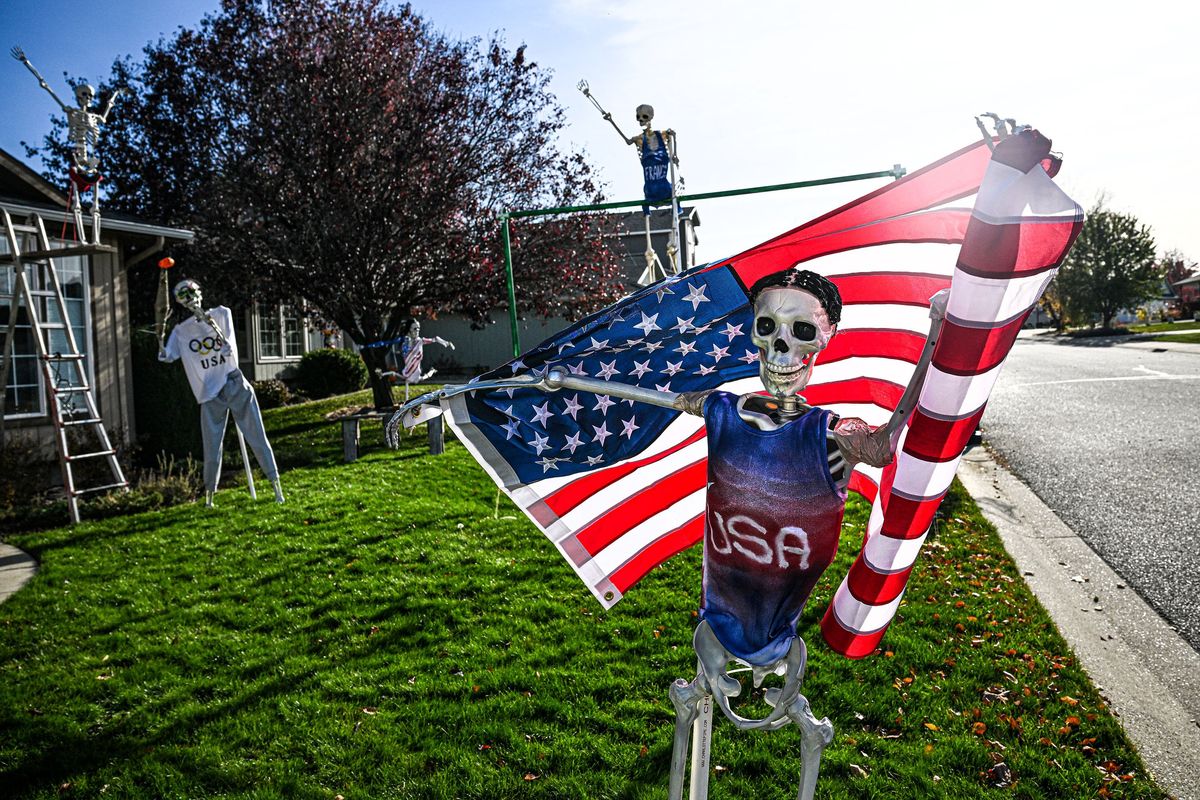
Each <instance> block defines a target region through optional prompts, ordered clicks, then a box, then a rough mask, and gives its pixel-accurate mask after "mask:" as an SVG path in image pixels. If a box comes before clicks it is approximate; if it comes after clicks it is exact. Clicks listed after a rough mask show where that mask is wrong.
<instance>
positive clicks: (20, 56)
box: [8, 46, 29, 63]
mask: <svg viewBox="0 0 1200 800" xmlns="http://www.w3.org/2000/svg"><path fill="white" fill-rule="evenodd" d="M8 52H9V53H10V54H11V55H12V57H13V58H15V59H16V60H17V61H20V62H22V63H24V62H26V61H28V60H29V59H28V58H26V57H25V51H24V50H22V49H21V48H20V47H19V46H14V47H13V49H11V50H9V51H8Z"/></svg>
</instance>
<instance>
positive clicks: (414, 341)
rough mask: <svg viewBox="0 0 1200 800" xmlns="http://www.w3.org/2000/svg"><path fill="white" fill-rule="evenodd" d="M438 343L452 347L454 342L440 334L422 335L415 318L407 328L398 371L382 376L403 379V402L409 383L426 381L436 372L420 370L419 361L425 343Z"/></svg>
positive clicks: (433, 370)
mask: <svg viewBox="0 0 1200 800" xmlns="http://www.w3.org/2000/svg"><path fill="white" fill-rule="evenodd" d="M427 344H440V345H441V346H442V347H447V348H449V349H451V350H453V349H454V342H451V341H450V340H448V339H443V338H442V337H441V336H422V335H421V323H420V322H417V321H416V320H415V319H414V320H413V321H412V324H411V325H410V326H409V328H408V333H407V334H405V336H404V343H403V346H402V347H401V351H400V357H401V359H402V363H401V364H400V371H399V372H384V373H382V374H383V377H385V378H392V379H393V380H395V379H399V378H403V379H404V402H406V403H407V402H408V387H409V384H413V383H421V382H423V381H427V380H429V379H430V378H432V377H433V376H434V373H436V372H437V370H436V369H431V370H428V371H426V372H422V371H421V361H422V359H423V357H424V350H425V345H427Z"/></svg>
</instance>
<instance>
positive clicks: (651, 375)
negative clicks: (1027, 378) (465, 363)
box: [442, 142, 1036, 653]
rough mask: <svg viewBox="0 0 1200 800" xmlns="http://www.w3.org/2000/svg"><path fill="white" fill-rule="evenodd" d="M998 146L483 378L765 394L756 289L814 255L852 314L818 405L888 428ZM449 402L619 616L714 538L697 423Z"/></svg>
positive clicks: (701, 270)
mask: <svg viewBox="0 0 1200 800" xmlns="http://www.w3.org/2000/svg"><path fill="white" fill-rule="evenodd" d="M989 155H990V150H989V148H988V146H987V144H985V143H983V142H979V143H978V144H975V145H971V146H969V147H966V148H963V149H962V150H959V151H957V152H955V153H952V154H951V155H949V156H947V157H946V158H943V159H941V160H940V161H938V162H936V163H934V164H932V165H930V166H928V167H925V168H924V169H921V170H918V171H917V172H914V173H912V174H910V175H908V176H907V177H905V178H903V179H901V180H899V181H897V182H895V183H892V184H889V185H888V186H885V187H882V188H880V189H878V190H876V191H874V192H871V193H870V194H867V195H865V196H864V197H862V198H859V199H858V200H855V201H853V202H851V203H849V204H847V205H845V206H843V207H841V208H839V209H837V210H836V211H833V212H831V213H829V214H826V215H825V216H822V217H820V218H818V219H816V220H813V221H812V222H809V223H807V224H805V225H802V226H800V227H799V228H796V229H794V230H792V231H789V232H788V233H786V234H783V235H782V236H779V237H777V238H775V239H772V240H770V241H768V242H766V243H764V244H762V245H759V246H757V247H754V248H752V249H750V250H747V251H746V252H744V253H741V254H739V255H737V256H734V257H733V258H730V259H726V260H724V261H720V262H716V263H714V264H711V265H707V266H703V267H698V268H696V269H693V270H690V271H688V272H685V273H683V274H681V275H678V276H673V277H671V278H668V279H667V280H664V281H662V282H660V283H658V284H655V285H653V286H650V287H647V288H645V289H642V290H640V291H638V292H636V293H635V294H632V295H630V296H629V297H627V298H625V299H624V300H622V301H620V302H619V303H617V304H616V305H615V306H612V307H610V308H608V309H605V310H604V311H601V312H599V313H597V314H593V315H591V316H589V317H587V318H585V319H583V320H581V321H580V322H578V323H576V324H575V325H573V326H571V327H570V328H568V329H566V330H565V331H563V332H561V333H560V334H558V335H556V336H555V337H553V338H552V339H550V340H548V341H546V342H543V343H542V344H540V345H538V346H537V347H535V348H533V349H532V350H530V351H528V352H527V353H525V354H523V355H522V356H521V357H520V358H518V359H516V360H514V361H512V362H510V363H509V364H507V365H505V366H503V367H500V368H498V369H496V370H493V371H492V372H490V373H488V374H487V375H484V376H481V379H488V380H490V379H503V378H507V377H510V376H513V375H524V374H533V375H539V376H540V375H543V374H545V372H546V371H547V370H549V369H550V368H551V367H559V368H561V369H565V370H567V371H569V372H570V373H572V374H575V375H581V376H587V377H591V378H598V379H601V380H605V381H613V382H621V383H626V384H635V385H638V386H642V387H646V388H650V389H659V390H662V391H670V392H694V391H702V390H708V389H723V390H725V391H729V392H733V393H739V394H740V393H746V392H753V391H761V390H762V385H761V383H760V381H759V380H758V351H757V349H756V348H755V346H754V345H753V343H752V341H751V338H750V330H751V323H752V319H751V317H752V315H751V310H750V305H749V301H748V297H747V288H748V287H749V286H751V285H752V284H753V283H754V282H755V281H756V280H757V279H758V278H760V277H762V276H763V275H766V274H769V273H771V272H775V271H778V270H780V269H785V268H787V267H790V266H792V265H793V264H796V263H799V262H807V263H806V267H807V268H809V269H812V270H814V271H816V272H819V273H821V274H823V275H825V276H827V277H829V278H830V279H831V280H833V281H834V282H835V283H836V284H837V285H838V288H839V289H840V291H841V294H842V299H843V303H844V308H843V312H842V322H841V324H840V325H839V330H838V334H837V335H836V336H835V337H834V338H833V340H832V342H831V343H830V346H829V347H828V348H827V349H826V350H825V351H824V352H823V353H822V354H821V355H820V358H819V359H818V361H817V364H816V367H815V368H814V370H813V373H812V379H811V381H810V383H809V386H808V387H807V389H806V391H805V392H804V394H805V397H806V398H807V399H808V401H809V403H811V404H813V405H820V406H823V407H826V408H829V409H831V410H833V411H834V412H836V413H838V414H840V415H842V416H856V417H861V418H862V419H864V420H866V421H867V422H869V423H870V424H872V425H880V424H883V423H884V422H885V421H886V420H887V418H888V416H889V415H890V413H891V411H892V410H893V409H894V408H895V406H896V404H897V402H898V401H899V399H900V396H901V394H902V393H903V391H904V387H905V386H906V385H907V383H908V381H909V378H910V377H911V374H912V372H913V368H914V365H915V364H916V362H917V360H918V358H919V356H920V353H921V349H922V347H923V345H924V341H925V336H926V334H927V333H928V329H929V316H928V307H929V298H930V297H931V296H932V295H933V294H935V293H936V292H938V291H940V290H941V289H945V288H947V287H949V286H950V283H951V275H952V274H953V273H954V267H955V261H956V258H957V256H958V251H959V247H958V245H959V244H961V243H962V241H963V236H964V234H965V233H966V231H967V226H968V221H969V220H970V218H971V209H972V206H973V205H974V201H975V198H974V195H975V193H976V192H977V191H978V188H979V184H980V181H981V180H982V177H983V174H984V170H985V169H986V168H987V164H988V161H989ZM1034 299H1036V298H1034ZM952 302H953V300H952ZM442 402H443V404H444V406H445V407H446V409H447V410H448V412H449V414H448V418H449V420H450V424H451V426H452V427H453V428H454V429H455V431H456V433H458V435H459V438H460V440H461V441H463V443H464V444H465V445H466V447H467V448H468V449H469V450H470V451H471V452H472V454H473V455H474V456H475V457H476V459H477V460H478V461H479V462H480V464H482V465H483V466H484V468H485V469H486V470H487V471H488V473H489V474H490V475H491V476H492V478H493V479H494V480H495V481H496V483H497V485H498V486H500V487H501V489H503V490H504V491H505V492H506V493H507V494H508V496H509V497H510V498H512V500H513V501H514V502H515V503H516V504H517V506H518V507H520V508H521V509H522V510H523V511H524V512H525V513H526V514H527V515H528V516H529V518H530V519H531V520H533V522H534V524H535V525H537V526H538V528H539V529H541V530H542V531H543V532H544V533H545V535H546V536H547V537H548V538H549V539H550V541H552V542H553V543H554V545H555V546H556V547H557V548H558V550H559V552H560V553H561V554H562V555H563V557H564V558H565V559H566V560H567V561H568V563H570V564H571V566H572V568H573V569H574V570H575V572H576V573H577V574H578V575H579V577H580V578H581V579H582V580H583V581H584V583H585V584H586V585H587V586H588V588H589V589H590V590H591V591H592V593H593V594H594V595H595V596H596V598H597V599H598V600H599V601H600V603H601V604H603V605H604V606H605V607H606V608H608V607H611V606H612V605H614V604H615V603H616V602H617V601H618V600H619V599H620V598H621V596H622V595H623V594H624V593H625V592H626V591H627V590H628V589H629V587H631V586H632V585H633V584H634V583H636V582H637V581H638V580H639V579H640V578H641V577H642V576H644V575H645V574H646V573H647V572H648V571H649V570H650V569H652V568H653V567H654V566H656V565H658V564H661V563H662V562H663V561H665V560H666V559H668V558H670V557H671V556H672V555H674V554H676V553H678V552H680V551H681V550H683V549H685V548H687V547H690V546H691V545H693V544H695V543H697V542H699V541H700V540H701V538H702V535H703V528H704V510H705V485H706V484H705V482H706V467H707V464H706V443H705V438H704V428H703V422H702V420H701V419H700V418H698V417H694V416H689V415H683V414H680V413H679V412H676V411H673V410H669V409H663V408H659V407H655V406H649V405H646V404H636V405H635V404H634V403H633V402H632V401H628V400H619V399H615V398H612V397H610V396H606V395H602V394H594V393H587V392H575V391H570V390H564V391H561V392H557V393H543V392H540V391H538V390H534V389H525V388H517V389H506V390H500V391H489V392H473V393H468V394H462V395H458V396H456V397H454V398H451V399H449V400H444V401H442ZM880 480H881V473H880V470H872V469H870V468H866V469H858V470H856V472H855V474H854V476H853V477H852V479H851V483H850V487H851V488H852V489H855V490H857V491H859V492H860V493H863V494H864V495H866V496H868V497H869V498H872V499H874V500H875V501H876V503H877V504H879V503H880V502H881V499H880V496H881V495H882V493H880V492H878V491H877V486H878V485H879V482H880ZM869 542H870V540H868V544H869ZM913 555H914V556H915V552H914V553H913ZM860 561H861V557H860ZM868 571H869V567H868ZM845 588H846V587H845V586H843V589H845ZM864 599H865V600H867V601H871V600H873V598H871V597H867V598H864ZM892 610H893V612H894V608H893V609H892ZM860 616H861V615H860ZM868 616H870V615H868ZM850 619H851V624H853V622H854V614H853V613H851V614H850ZM878 621H879V615H878V614H876V615H874V616H870V623H871V624H876V623H877V622H878ZM827 622H828V619H827ZM834 624H835V625H836V624H837V623H836V622H835V623H834ZM884 627H886V623H884ZM877 628H878V626H876V629H877ZM876 629H872V631H870V632H868V635H873V634H874V632H875V630H876ZM839 630H840V631H845V630H847V629H846V628H845V627H844V626H840V627H839ZM850 630H851V633H850V634H849V639H850V640H851V641H850V642H849V644H847V643H846V642H843V641H841V640H836V641H835V640H834V638H833V637H828V632H827V638H830V641H831V644H833V645H834V646H835V648H837V649H839V651H841V652H847V653H849V652H850V651H851V650H852V649H853V645H854V643H855V637H856V635H857V633H855V632H854V631H853V628H851V629H850ZM879 635H882V632H881V631H880V633H879ZM842 638H843V639H845V638H846V637H842Z"/></svg>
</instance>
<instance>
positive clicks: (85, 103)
mask: <svg viewBox="0 0 1200 800" xmlns="http://www.w3.org/2000/svg"><path fill="white" fill-rule="evenodd" d="M95 99H96V90H95V89H94V88H93V87H92V86H90V85H88V84H86V83H81V84H79V85H78V86H76V87H75V102H77V103H79V107H80V108H88V107H90V106H91V105H92V101H93V100H95Z"/></svg>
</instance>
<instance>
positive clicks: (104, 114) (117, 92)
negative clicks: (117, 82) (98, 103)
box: [100, 88, 125, 124]
mask: <svg viewBox="0 0 1200 800" xmlns="http://www.w3.org/2000/svg"><path fill="white" fill-rule="evenodd" d="M124 93H125V90H124V89H122V88H117V89H114V90H113V93H112V94H110V95H109V96H108V102H107V103H105V104H104V110H103V111H101V112H100V121H101V122H103V123H105V124H107V123H108V112H110V111H112V107H113V103H115V102H117V98H118V97H120V96H121V95H122V94H124Z"/></svg>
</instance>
